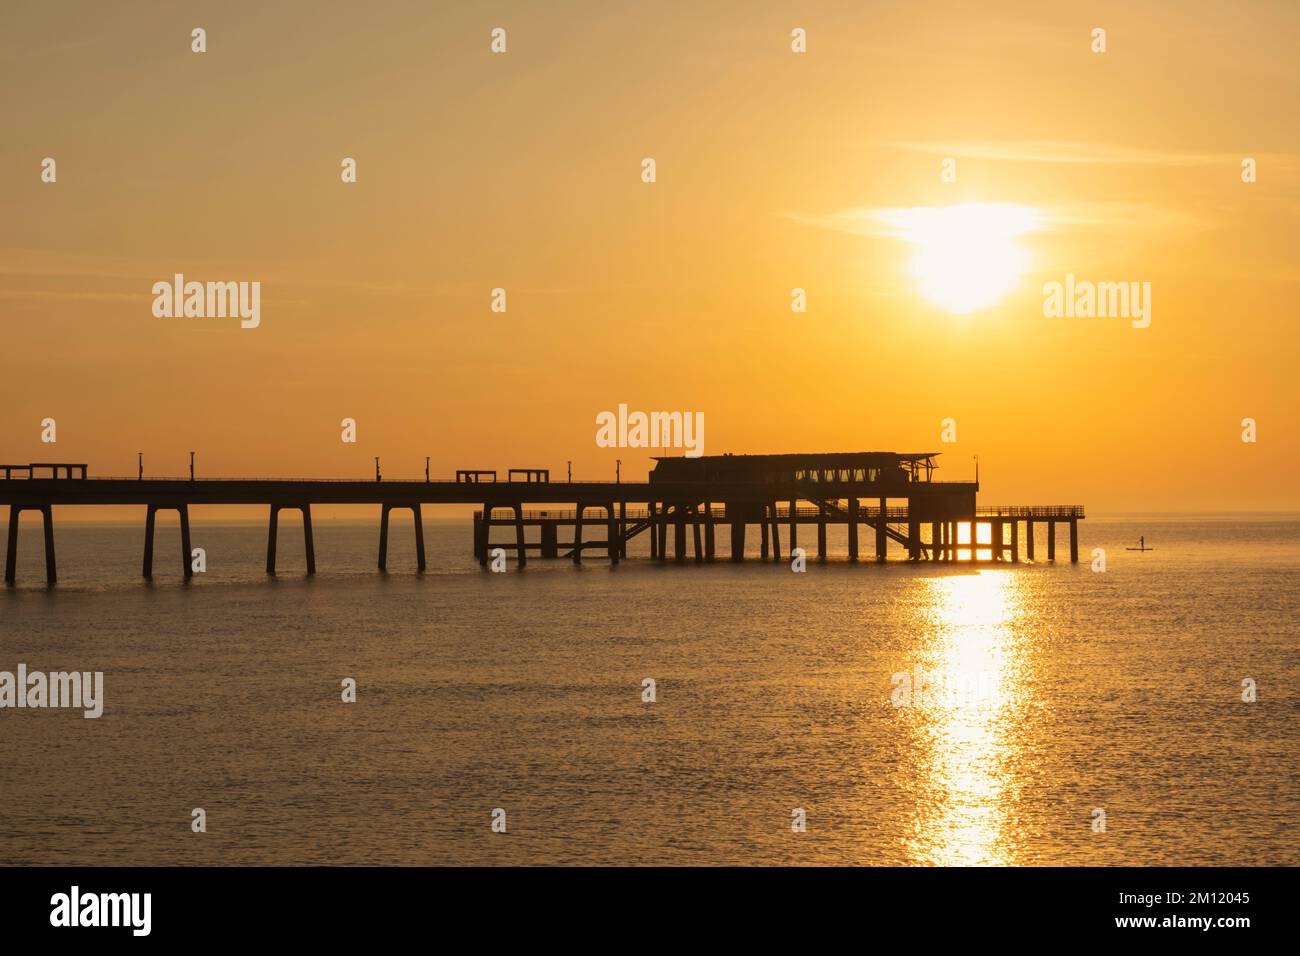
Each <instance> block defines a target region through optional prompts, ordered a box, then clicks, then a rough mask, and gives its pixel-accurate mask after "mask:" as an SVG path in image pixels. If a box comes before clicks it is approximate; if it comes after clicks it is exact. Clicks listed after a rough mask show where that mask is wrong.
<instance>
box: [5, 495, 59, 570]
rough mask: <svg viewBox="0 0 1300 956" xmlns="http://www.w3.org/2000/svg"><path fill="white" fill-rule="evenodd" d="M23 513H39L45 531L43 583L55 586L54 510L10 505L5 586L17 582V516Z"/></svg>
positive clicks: (42, 507) (36, 506)
mask: <svg viewBox="0 0 1300 956" xmlns="http://www.w3.org/2000/svg"><path fill="white" fill-rule="evenodd" d="M24 511H39V512H40V513H41V522H42V524H43V525H44V529H45V583H46V584H57V583H58V580H59V575H58V571H57V570H56V567H55V563H54V508H53V506H52V505H28V506H26V507H24V506H22V505H10V506H9V541H8V547H7V548H6V549H5V584H16V583H17V581H18V516H19V515H20V514H22V513H23V512H24Z"/></svg>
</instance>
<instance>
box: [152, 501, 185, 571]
mask: <svg viewBox="0 0 1300 956" xmlns="http://www.w3.org/2000/svg"><path fill="white" fill-rule="evenodd" d="M146 508H147V509H148V510H147V511H146V512H145V517H144V569H143V570H144V576H145V577H146V578H152V577H153V538H154V529H155V528H156V527H157V520H156V519H157V515H158V512H159V511H163V510H168V511H172V510H174V511H175V512H176V513H177V514H178V515H179V516H180V522H181V570H182V573H183V574H184V575H185V577H186V578H190V577H192V576H193V575H194V568H193V566H192V565H191V563H190V509H189V506H188V505H147V506H146Z"/></svg>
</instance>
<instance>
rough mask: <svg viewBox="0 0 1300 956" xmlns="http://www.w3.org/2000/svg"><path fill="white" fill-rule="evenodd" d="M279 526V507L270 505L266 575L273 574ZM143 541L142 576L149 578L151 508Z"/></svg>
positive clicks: (151, 527)
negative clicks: (143, 567) (143, 568)
mask: <svg viewBox="0 0 1300 956" xmlns="http://www.w3.org/2000/svg"><path fill="white" fill-rule="evenodd" d="M279 526H280V506H279V505H271V517H270V518H269V519H268V520H267V524H266V573H267V574H271V575H274V574H275V539H276V536H277V532H278V530H279ZM144 535H145V540H144V565H145V570H144V576H145V577H146V578H147V577H149V576H150V574H151V571H152V568H153V508H152V507H150V509H149V517H148V518H147V519H145V531H144Z"/></svg>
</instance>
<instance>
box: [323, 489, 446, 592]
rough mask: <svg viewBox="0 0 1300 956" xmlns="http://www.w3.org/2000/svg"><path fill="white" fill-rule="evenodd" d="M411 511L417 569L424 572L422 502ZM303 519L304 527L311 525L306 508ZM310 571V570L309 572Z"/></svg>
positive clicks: (412, 506)
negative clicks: (413, 523)
mask: <svg viewBox="0 0 1300 956" xmlns="http://www.w3.org/2000/svg"><path fill="white" fill-rule="evenodd" d="M411 513H412V516H413V518H414V521H415V569H416V570H417V571H419V572H420V573H421V574H423V573H424V570H425V568H426V567H427V564H426V562H425V560H424V515H423V513H422V512H421V510H420V502H418V501H417V502H416V503H415V504H413V505H411ZM302 520H303V527H304V528H307V527H310V525H309V524H308V522H310V521H311V516H310V515H309V514H308V513H307V510H306V508H304V509H303V512H302ZM309 533H310V532H309ZM310 573H311V571H310V570H309V571H308V574H310Z"/></svg>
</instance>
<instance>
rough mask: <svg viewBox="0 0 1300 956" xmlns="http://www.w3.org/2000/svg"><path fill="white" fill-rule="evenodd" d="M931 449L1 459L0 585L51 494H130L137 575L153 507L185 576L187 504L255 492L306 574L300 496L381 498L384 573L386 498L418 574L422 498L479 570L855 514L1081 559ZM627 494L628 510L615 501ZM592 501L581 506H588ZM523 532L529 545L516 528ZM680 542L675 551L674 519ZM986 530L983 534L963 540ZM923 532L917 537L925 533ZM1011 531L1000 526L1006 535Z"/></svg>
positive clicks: (118, 500) (911, 547) (944, 551)
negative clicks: (588, 464) (651, 462)
mask: <svg viewBox="0 0 1300 956" xmlns="http://www.w3.org/2000/svg"><path fill="white" fill-rule="evenodd" d="M937 457H938V454H937V453H935V452H924V453H918V454H896V453H893V452H855V453H836V454H819V455H715V456H707V457H699V458H657V459H655V462H656V464H655V467H654V469H653V471H652V472H651V473H650V475H649V479H648V480H647V481H644V482H590V481H588V482H573V481H567V482H562V483H561V482H555V483H553V482H551V481H550V473H549V472H548V471H547V470H545V469H536V468H519V469H510V470H509V471H508V475H509V479H510V480H507V481H498V480H497V473H496V472H495V471H489V470H483V469H468V470H461V471H458V472H457V473H456V478H455V480H441V481H432V480H430V479H429V477H428V471H427V465H426V471H425V478H424V480H422V481H401V480H399V481H394V480H391V479H389V480H380V476H379V472H378V468H377V467H376V478H375V480H373V481H370V480H360V481H353V480H281V479H273V478H272V479H224V478H217V479H195V478H194V477H193V476H192V475H191V476H190V477H188V478H166V479H159V478H150V479H146V478H144V476H143V474H142V473H141V474H140V475H139V476H138V477H136V478H89V477H88V476H87V469H86V466H85V465H63V464H59V465H50V464H45V465H0V475H3V478H0V505H4V504H7V505H9V539H8V550H7V552H6V556H5V557H6V560H5V580H6V581H7V582H8V583H11V584H12V583H13V582H14V579H15V561H16V557H17V545H18V516H19V514H20V513H21V512H22V511H24V510H33V511H40V512H41V513H42V516H43V518H44V527H45V555H46V577H47V580H48V581H49V582H50V583H51V584H52V583H54V581H55V562H54V524H53V515H52V510H51V509H52V507H53V506H54V505H142V506H144V507H145V508H146V509H147V511H146V518H145V529H146V534H145V556H144V575H145V577H149V576H151V575H152V573H153V537H154V535H153V528H154V516H155V514H156V512H158V511H159V510H168V509H171V510H176V511H177V512H178V513H179V514H180V516H181V538H182V540H181V548H182V559H183V565H184V569H185V576H186V577H189V575H190V541H189V510H188V509H189V506H190V505H192V504H203V505H248V504H264V505H268V506H269V507H270V522H269V526H268V531H267V557H266V570H267V573H268V574H274V573H275V559H276V537H277V528H278V520H279V513H280V511H282V510H284V509H286V508H288V509H295V510H299V511H301V512H302V515H303V538H304V546H305V548H306V553H307V572H308V573H309V574H312V573H314V572H315V570H316V555H315V545H314V543H313V539H312V525H311V506H312V505H313V504H377V505H379V506H380V508H381V513H380V532H379V568H380V570H386V569H387V562H388V516H389V512H390V511H392V510H393V509H394V508H404V509H410V510H411V512H412V514H413V516H414V522H415V540H416V562H417V565H418V567H419V570H421V571H423V570H425V551H424V522H423V513H422V506H423V505H428V504H481V506H482V510H481V511H479V512H477V513H476V514H475V515H474V556H475V557H476V558H477V559H478V561H479V562H480V563H481V564H482V565H484V566H486V565H487V564H488V561H489V559H490V557H491V554H492V552H493V551H494V550H496V549H501V550H502V552H504V553H509V552H513V554H514V557H515V560H516V563H517V564H518V566H520V567H523V566H524V565H525V564H526V563H527V560H528V555H529V553H530V552H533V553H537V554H539V555H540V556H541V557H543V558H560V557H566V558H571V559H572V560H573V561H575V562H578V561H581V560H582V557H583V555H584V553H587V552H590V551H592V550H598V551H604V552H605V554H606V556H607V557H608V559H609V560H610V561H611V562H612V563H615V564H617V563H618V561H619V560H620V559H622V558H625V557H627V545H628V542H629V541H631V540H632V539H634V538H636V537H637V536H638V535H641V534H646V533H648V534H649V542H650V555H651V557H652V558H654V559H656V560H659V561H664V560H667V558H668V554H669V544H668V531H669V529H670V528H671V529H672V532H673V544H672V549H671V550H672V553H673V558H674V559H675V560H676V561H685V560H686V559H687V557H688V556H690V555H689V554H688V551H691V552H693V557H694V560H696V561H713V560H716V557H717V549H716V529H717V527H718V526H719V525H726V526H727V527H728V528H729V529H730V535H731V538H730V545H731V547H730V551H729V557H730V559H731V560H732V561H743V560H744V559H745V537H746V529H747V528H748V526H750V525H757V526H758V528H759V533H760V555H761V557H762V559H763V560H768V559H769V558H770V559H771V560H784V559H785V555H787V554H789V553H790V552H789V551H786V552H783V551H782V548H781V528H782V526H785V528H786V529H787V534H788V535H789V538H788V541H789V548H790V549H794V548H796V547H798V546H799V545H798V540H799V528H800V526H807V525H813V526H815V527H816V531H817V555H818V558H819V559H821V560H825V559H826V557H827V548H826V529H827V527H828V526H830V525H845V526H846V527H847V529H848V557H849V560H851V561H857V560H858V559H859V556H860V552H859V542H858V534H859V530H860V529H861V528H862V527H863V526H865V527H867V528H870V529H871V530H872V531H873V532H874V536H875V548H874V557H875V559H876V560H877V561H885V560H886V559H887V557H888V548H889V542H890V541H893V542H895V543H897V544H898V545H900V546H901V547H902V548H903V549H905V551H906V553H907V557H908V559H909V560H911V561H922V560H929V561H941V562H952V561H957V560H959V559H961V557H962V555H965V556H966V558H967V559H968V560H972V561H975V560H982V559H981V558H980V554H981V553H984V552H987V553H988V555H989V558H988V559H989V560H992V561H1004V560H1010V561H1013V562H1015V561H1019V560H1020V529H1021V525H1022V524H1023V525H1024V531H1025V544H1026V554H1027V556H1028V557H1029V558H1030V559H1031V560H1032V559H1033V558H1034V528H1035V525H1038V524H1045V525H1047V558H1048V560H1049V561H1054V560H1055V559H1056V526H1057V525H1058V524H1060V523H1066V524H1068V525H1069V530H1070V560H1071V561H1072V562H1077V561H1078V560H1079V549H1078V522H1079V520H1080V519H1082V518H1083V517H1084V512H1083V508H1082V507H1081V506H1078V505H1064V506H1049V507H1028V506H1017V507H997V508H989V507H981V508H977V507H976V504H975V496H976V493H977V492H978V491H979V482H978V481H936V480H934V473H935V471H936V469H937V467H938V466H937V464H936V463H935V459H936V458H937ZM528 504H531V505H549V504H565V505H570V506H572V507H571V509H568V510H545V511H536V510H525V505H528ZM629 504H631V505H633V506H634V507H632V508H629ZM592 512H594V514H592ZM593 525H595V526H597V527H599V526H601V525H603V526H604V531H605V535H604V537H603V538H600V539H596V540H591V539H588V538H586V537H585V533H586V531H587V529H589V528H590V527H592V526H593ZM962 525H968V526H969V527H970V533H971V535H972V537H971V539H970V540H969V541H968V542H966V543H961V542H960V541H959V533H958V532H959V527H960V526H962ZM501 526H506V527H509V528H511V529H513V532H514V534H513V535H512V537H513V540H512V541H510V542H508V543H504V542H497V543H494V542H493V541H492V540H491V538H492V529H493V528H496V527H501ZM533 527H535V528H537V529H538V534H537V540H536V541H533V542H530V541H528V535H527V533H526V531H527V529H529V528H533ZM562 528H563V529H571V532H572V537H571V540H570V541H569V542H566V543H562V542H561V541H560V529H562ZM688 528H689V530H690V532H691V544H692V545H693V548H690V549H688V547H687V530H688ZM985 528H987V529H988V538H989V540H988V541H987V542H984V541H977V540H976V536H978V535H979V534H980V532H981V531H982V530H983V529H985ZM927 532H928V533H927ZM1008 532H1009V535H1008Z"/></svg>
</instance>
